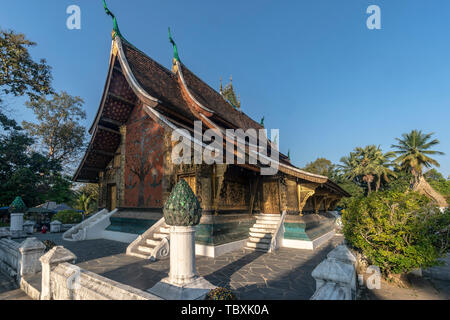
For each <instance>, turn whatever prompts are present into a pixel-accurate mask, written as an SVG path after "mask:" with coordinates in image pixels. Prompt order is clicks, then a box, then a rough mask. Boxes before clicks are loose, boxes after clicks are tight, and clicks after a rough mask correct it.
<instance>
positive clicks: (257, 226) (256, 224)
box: [253, 223, 277, 229]
mask: <svg viewBox="0 0 450 320" xmlns="http://www.w3.org/2000/svg"><path fill="white" fill-rule="evenodd" d="M276 227H277V226H276V225H273V224H261V223H255V224H254V225H253V228H258V229H275V228H276Z"/></svg>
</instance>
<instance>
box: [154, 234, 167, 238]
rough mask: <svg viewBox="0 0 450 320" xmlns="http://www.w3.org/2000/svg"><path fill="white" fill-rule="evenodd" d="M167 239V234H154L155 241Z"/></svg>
mask: <svg viewBox="0 0 450 320" xmlns="http://www.w3.org/2000/svg"><path fill="white" fill-rule="evenodd" d="M165 237H167V233H154V234H153V238H155V239H163V238H165Z"/></svg>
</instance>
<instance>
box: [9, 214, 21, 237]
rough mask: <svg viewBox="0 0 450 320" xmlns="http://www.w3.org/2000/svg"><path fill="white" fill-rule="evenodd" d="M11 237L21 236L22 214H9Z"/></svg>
mask: <svg viewBox="0 0 450 320" xmlns="http://www.w3.org/2000/svg"><path fill="white" fill-rule="evenodd" d="M9 230H10V231H11V237H13V238H15V237H22V236H23V213H11V226H10V228H9Z"/></svg>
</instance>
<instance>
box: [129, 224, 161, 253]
mask: <svg viewBox="0 0 450 320" xmlns="http://www.w3.org/2000/svg"><path fill="white" fill-rule="evenodd" d="M169 238H170V229H169V226H168V225H167V224H166V222H165V220H164V218H161V219H160V220H159V221H158V222H157V223H155V224H154V225H153V226H152V227H151V228H149V229H148V230H147V231H146V232H144V233H143V234H142V235H140V236H139V237H138V238H137V239H136V240H135V241H133V242H132V243H131V244H130V245H129V246H128V248H127V255H131V256H135V257H138V258H142V259H150V260H157V259H164V258H168V257H169Z"/></svg>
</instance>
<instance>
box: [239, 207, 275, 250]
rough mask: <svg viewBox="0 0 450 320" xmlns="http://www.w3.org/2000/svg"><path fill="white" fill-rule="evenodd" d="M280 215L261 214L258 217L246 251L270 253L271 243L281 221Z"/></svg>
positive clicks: (251, 231) (251, 230) (252, 228)
mask: <svg viewBox="0 0 450 320" xmlns="http://www.w3.org/2000/svg"><path fill="white" fill-rule="evenodd" d="M280 218H281V215H279V214H261V215H257V216H256V223H255V224H254V225H253V227H251V228H250V236H249V238H248V240H249V241H248V242H247V245H246V246H245V248H246V249H250V250H256V251H263V252H268V251H269V249H270V243H271V241H272V237H273V235H274V233H275V232H276V231H277V226H278V223H279V221H280Z"/></svg>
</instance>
